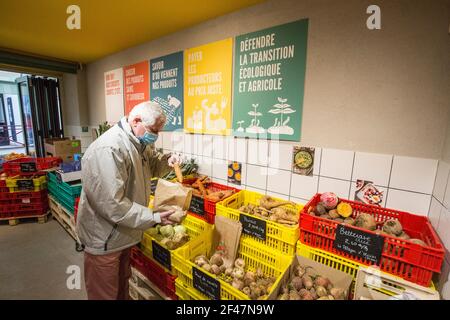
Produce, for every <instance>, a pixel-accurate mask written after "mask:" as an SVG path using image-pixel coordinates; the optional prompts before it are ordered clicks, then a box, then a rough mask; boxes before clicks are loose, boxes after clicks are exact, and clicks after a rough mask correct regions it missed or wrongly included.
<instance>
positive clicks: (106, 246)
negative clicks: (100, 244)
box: [104, 223, 117, 251]
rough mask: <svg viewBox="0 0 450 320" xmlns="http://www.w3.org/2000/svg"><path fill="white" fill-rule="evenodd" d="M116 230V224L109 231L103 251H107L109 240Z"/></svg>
mask: <svg viewBox="0 0 450 320" xmlns="http://www.w3.org/2000/svg"><path fill="white" fill-rule="evenodd" d="M116 229H117V223H116V224H115V225H114V228H113V229H112V230H111V233H110V234H109V236H108V238H106V242H105V248H104V249H105V251H108V242H109V240H111V237H112V236H113V234H114V232H115V231H116Z"/></svg>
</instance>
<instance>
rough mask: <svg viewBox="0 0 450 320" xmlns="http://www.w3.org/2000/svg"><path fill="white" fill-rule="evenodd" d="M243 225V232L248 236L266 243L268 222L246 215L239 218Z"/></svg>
mask: <svg viewBox="0 0 450 320" xmlns="http://www.w3.org/2000/svg"><path fill="white" fill-rule="evenodd" d="M239 221H240V222H241V223H242V232H243V233H244V234H246V235H249V236H252V237H255V238H257V239H259V240H263V241H266V225H267V223H266V221H265V220H261V219H258V218H255V217H250V216H247V215H245V214H241V215H240V216H239Z"/></svg>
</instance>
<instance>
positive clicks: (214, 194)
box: [183, 176, 235, 202]
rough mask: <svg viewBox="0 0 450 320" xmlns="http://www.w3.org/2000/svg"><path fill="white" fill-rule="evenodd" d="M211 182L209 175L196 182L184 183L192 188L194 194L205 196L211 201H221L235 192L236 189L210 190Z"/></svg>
mask: <svg viewBox="0 0 450 320" xmlns="http://www.w3.org/2000/svg"><path fill="white" fill-rule="evenodd" d="M210 182H211V180H210V179H209V177H208V176H202V177H200V178H198V179H197V180H196V181H195V182H194V183H192V184H183V185H184V186H185V187H188V188H191V189H192V194H193V195H194V196H198V197H203V198H205V199H207V200H209V201H213V202H219V201H222V200H223V199H225V198H228V197H229V196H231V195H233V194H234V192H235V191H234V190H232V189H230V190H219V191H212V190H208V184H209V183H210Z"/></svg>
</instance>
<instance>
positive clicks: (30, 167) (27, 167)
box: [20, 162, 37, 172]
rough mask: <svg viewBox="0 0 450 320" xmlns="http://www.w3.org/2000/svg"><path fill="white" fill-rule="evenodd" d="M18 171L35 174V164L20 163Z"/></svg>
mask: <svg viewBox="0 0 450 320" xmlns="http://www.w3.org/2000/svg"><path fill="white" fill-rule="evenodd" d="M20 171H22V172H36V171H37V168H36V162H22V163H20Z"/></svg>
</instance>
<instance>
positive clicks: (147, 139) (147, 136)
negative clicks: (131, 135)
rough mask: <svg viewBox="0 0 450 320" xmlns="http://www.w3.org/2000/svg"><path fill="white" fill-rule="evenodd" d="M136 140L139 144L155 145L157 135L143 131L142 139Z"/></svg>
mask: <svg viewBox="0 0 450 320" xmlns="http://www.w3.org/2000/svg"><path fill="white" fill-rule="evenodd" d="M138 139H139V141H140V142H141V144H143V145H149V144H152V143H155V142H156V140H158V135H157V134H155V133H151V132H148V131H145V133H144V135H143V136H142V137H138Z"/></svg>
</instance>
